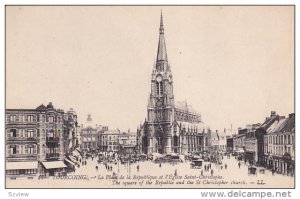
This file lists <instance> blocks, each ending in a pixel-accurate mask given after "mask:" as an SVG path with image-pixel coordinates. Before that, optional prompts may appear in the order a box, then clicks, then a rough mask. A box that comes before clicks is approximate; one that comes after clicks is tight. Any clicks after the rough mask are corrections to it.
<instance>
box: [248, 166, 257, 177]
mask: <svg viewBox="0 0 300 199" xmlns="http://www.w3.org/2000/svg"><path fill="white" fill-rule="evenodd" d="M248 174H249V175H256V174H257V173H256V168H255V167H249V168H248Z"/></svg>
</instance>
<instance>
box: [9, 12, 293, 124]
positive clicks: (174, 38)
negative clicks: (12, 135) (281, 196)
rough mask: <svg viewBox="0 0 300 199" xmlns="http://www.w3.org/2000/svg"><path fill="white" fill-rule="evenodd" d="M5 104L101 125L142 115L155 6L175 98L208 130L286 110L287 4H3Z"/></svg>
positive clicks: (289, 76)
mask: <svg viewBox="0 0 300 199" xmlns="http://www.w3.org/2000/svg"><path fill="white" fill-rule="evenodd" d="M6 9H7V10H6V107H7V108H35V107H37V106H38V105H40V104H42V103H43V104H47V103H48V102H49V101H51V102H52V103H53V104H54V106H55V107H57V108H62V109H64V110H67V109H69V108H71V107H72V108H74V109H75V111H76V112H77V114H78V117H79V123H84V121H85V119H86V115H87V114H88V113H90V114H91V115H92V117H93V120H94V122H96V123H98V124H102V125H108V126H109V127H110V128H111V129H115V128H119V129H122V130H127V129H129V128H130V129H131V130H136V127H137V125H139V124H140V122H142V121H144V119H145V117H146V106H147V99H148V95H149V92H150V74H151V71H152V68H153V64H154V61H155V57H156V51H157V45H158V29H159V20H160V10H161V9H162V10H163V16H164V26H165V36H166V45H167V53H168V59H169V63H170V65H171V70H172V73H173V78H174V79H173V80H174V94H175V100H176V101H182V100H187V101H188V103H189V104H191V105H192V106H193V107H194V109H196V110H197V111H199V112H200V113H201V114H202V118H203V122H204V123H205V124H207V125H209V126H210V127H211V128H212V129H223V128H225V127H227V128H228V127H230V124H232V125H233V127H234V128H237V127H239V126H242V127H243V126H245V125H246V124H249V123H254V122H263V121H264V119H265V117H266V116H268V115H269V114H270V112H271V111H272V110H275V111H277V113H279V114H280V115H287V114H289V113H292V112H294V40H293V39H294V8H293V7H287V6H286V7H279V6H276V7H267V6H263V7H255V6H251V7H237V6H236V7H230V6H226V7H220V6H205V7H201V6H198V7H179V6H172V7H165V6H151V7H138V6H135V7H129V6H127V7H117V6H114V7H110V6H103V7H101V6H97V7H88V6H83V7H81V6H75V7H70V6H69V7H64V6H60V7H46V6H44V7H38V6H36V7H30V6H26V7H17V6H15V7H6Z"/></svg>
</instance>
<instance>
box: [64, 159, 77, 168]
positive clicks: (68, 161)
mask: <svg viewBox="0 0 300 199" xmlns="http://www.w3.org/2000/svg"><path fill="white" fill-rule="evenodd" d="M65 161H66V162H67V163H69V164H71V165H73V166H74V165H75V163H73V162H72V161H70V160H68V159H67V158H65Z"/></svg>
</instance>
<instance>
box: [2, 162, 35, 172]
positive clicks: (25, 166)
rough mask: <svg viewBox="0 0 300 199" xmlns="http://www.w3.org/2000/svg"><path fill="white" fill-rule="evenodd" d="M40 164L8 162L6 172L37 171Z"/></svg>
mask: <svg viewBox="0 0 300 199" xmlns="http://www.w3.org/2000/svg"><path fill="white" fill-rule="evenodd" d="M37 168H38V162H37V161H33V162H6V170H17V169H37Z"/></svg>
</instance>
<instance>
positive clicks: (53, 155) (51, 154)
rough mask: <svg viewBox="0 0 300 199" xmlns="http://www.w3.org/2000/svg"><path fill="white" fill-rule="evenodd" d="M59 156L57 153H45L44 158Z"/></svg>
mask: <svg viewBox="0 0 300 199" xmlns="http://www.w3.org/2000/svg"><path fill="white" fill-rule="evenodd" d="M57 158H59V153H46V159H57Z"/></svg>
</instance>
